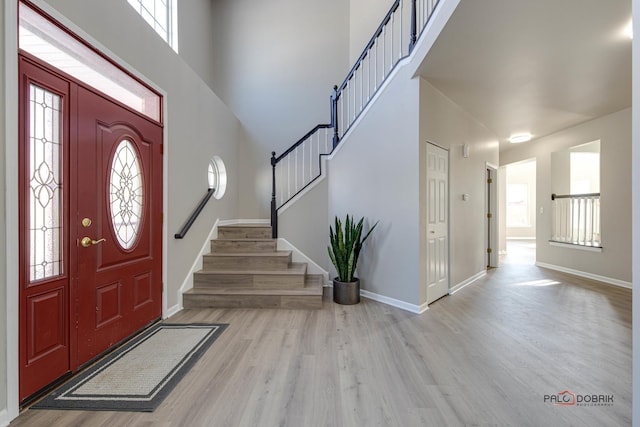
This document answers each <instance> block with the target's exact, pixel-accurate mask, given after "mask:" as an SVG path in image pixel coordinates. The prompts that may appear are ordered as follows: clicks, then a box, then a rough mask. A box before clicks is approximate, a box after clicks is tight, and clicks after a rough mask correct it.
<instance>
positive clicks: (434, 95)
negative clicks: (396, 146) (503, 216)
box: [420, 79, 498, 303]
mask: <svg viewBox="0 0 640 427" xmlns="http://www.w3.org/2000/svg"><path fill="white" fill-rule="evenodd" d="M426 141H430V142H432V143H434V144H436V145H439V146H441V147H444V148H448V149H449V198H450V200H449V207H450V212H449V230H450V237H449V239H450V245H451V250H450V257H451V258H450V272H451V278H450V280H451V282H450V284H451V287H455V286H457V285H460V284H461V283H463V282H465V281H466V280H468V279H470V278H471V277H473V276H475V275H477V274H479V273H481V272H483V271H484V270H485V269H486V265H487V255H486V248H487V242H486V241H485V238H486V237H485V232H484V230H485V229H486V212H485V197H486V193H485V190H486V163H490V164H492V165H497V164H498V139H497V138H496V136H495V135H494V134H493V133H492V132H491V131H489V130H488V129H487V128H486V127H485V126H484V125H482V124H481V123H479V122H478V121H477V120H476V119H474V118H473V117H472V116H470V115H469V114H468V113H466V112H465V111H463V110H462V109H461V108H460V107H459V106H458V105H457V104H455V103H454V102H453V101H451V100H450V99H449V98H447V97H446V96H444V95H443V94H442V93H441V92H439V91H438V90H437V89H435V88H434V87H433V86H432V85H431V84H430V83H429V82H428V81H426V80H424V79H421V81H420V142H421V145H420V148H421V151H420V164H421V167H420V170H421V175H420V183H421V188H420V241H421V243H420V248H421V256H420V265H421V267H420V269H421V274H422V276H421V283H426V265H425V260H426V215H427V212H426V208H427V204H426V188H425V187H426V165H425V155H426V154H425V153H426V148H425V144H424V143H425V142H426ZM464 144H469V158H466V159H465V158H464V157H463V156H462V146H463V145H464ZM462 194H469V196H470V197H469V200H468V201H463V200H462ZM424 301H426V288H425V286H421V287H420V303H422V302H424Z"/></svg>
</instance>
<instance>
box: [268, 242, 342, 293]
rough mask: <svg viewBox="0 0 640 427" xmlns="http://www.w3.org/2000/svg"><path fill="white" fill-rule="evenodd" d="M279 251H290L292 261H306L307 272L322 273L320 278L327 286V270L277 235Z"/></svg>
mask: <svg viewBox="0 0 640 427" xmlns="http://www.w3.org/2000/svg"><path fill="white" fill-rule="evenodd" d="M277 248H278V250H279V251H291V252H292V253H291V260H292V261H293V262H306V263H307V274H319V275H322V280H323V283H324V286H327V285H328V283H329V272H328V271H327V270H325V269H324V268H322V267H320V266H319V265H318V264H316V263H315V262H314V261H313V260H312V259H311V258H309V257H308V256H307V255H305V254H304V252H302V251H301V250H300V249H298V248H296V247H295V246H294V245H292V244H291V242H289V241H288V240H287V239H284V238H282V237H278V246H277Z"/></svg>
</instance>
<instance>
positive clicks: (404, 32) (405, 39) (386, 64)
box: [271, 0, 439, 237]
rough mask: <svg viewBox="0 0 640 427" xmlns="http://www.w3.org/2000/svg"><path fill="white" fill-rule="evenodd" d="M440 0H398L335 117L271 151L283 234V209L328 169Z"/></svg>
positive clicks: (334, 105) (337, 100)
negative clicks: (325, 159)
mask: <svg viewBox="0 0 640 427" xmlns="http://www.w3.org/2000/svg"><path fill="white" fill-rule="evenodd" d="M438 1H439V0H395V1H394V2H393V4H392V5H391V8H390V9H389V12H387V14H386V15H385V17H384V18H383V19H382V22H381V23H380V25H379V26H378V28H377V29H376V31H375V32H374V34H373V37H371V39H370V40H369V42H368V43H367V45H366V46H365V48H364V50H363V51H362V54H360V56H359V57H358V59H357V60H356V62H355V64H354V65H353V67H352V68H351V70H350V71H349V73H348V74H347V77H346V78H345V79H344V81H343V82H342V84H340V85H339V86H337V85H336V86H334V88H333V93H332V94H331V103H330V105H331V123H329V124H320V125H317V126H315V127H314V128H313V129H312V130H311V131H309V132H308V133H307V134H306V135H305V136H304V137H302V138H300V139H299V140H298V141H297V142H296V143H295V144H293V145H292V146H291V147H290V148H288V149H287V150H285V152H284V153H282V154H281V155H280V156H276V153H275V152H272V153H271V167H272V192H271V227H272V230H273V237H277V236H278V210H279V209H280V208H281V207H282V206H284V205H285V204H286V203H288V202H289V201H291V199H293V198H294V197H295V196H296V195H298V194H300V193H301V192H302V191H303V190H304V189H305V188H306V187H308V186H309V185H310V184H311V183H313V182H314V181H315V180H316V179H318V178H319V177H320V176H321V174H322V156H326V155H329V154H331V152H333V150H334V149H335V147H336V146H337V145H338V144H339V142H340V140H341V139H342V138H343V137H344V136H345V135H346V133H347V132H348V131H349V129H351V126H352V125H353V124H354V123H355V121H356V120H357V119H358V117H360V115H361V114H362V112H363V111H364V110H365V108H366V107H367V105H368V104H369V102H370V101H371V100H372V99H373V97H374V96H375V94H376V93H377V91H378V90H379V89H380V87H381V86H382V84H383V83H384V82H385V80H386V79H387V77H388V76H389V74H391V72H392V71H393V69H394V68H395V66H396V65H397V64H398V62H400V60H401V59H403V58H405V57H407V56H408V55H410V54H411V52H412V51H413V48H414V46H415V44H416V41H417V39H418V37H419V36H420V34H421V33H422V31H423V30H424V28H425V27H426V25H427V23H428V22H429V19H430V18H431V16H432V14H433V12H434V10H435V9H436V7H437V5H438Z"/></svg>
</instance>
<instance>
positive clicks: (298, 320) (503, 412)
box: [11, 258, 631, 427]
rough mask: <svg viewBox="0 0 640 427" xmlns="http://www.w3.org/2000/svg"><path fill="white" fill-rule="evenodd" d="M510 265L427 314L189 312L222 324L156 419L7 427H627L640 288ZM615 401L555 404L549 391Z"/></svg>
mask: <svg viewBox="0 0 640 427" xmlns="http://www.w3.org/2000/svg"><path fill="white" fill-rule="evenodd" d="M514 260H515V261H514V262H505V263H504V264H503V265H502V266H501V267H500V268H497V269H492V270H491V271H490V272H489V274H488V275H487V276H486V277H485V278H482V279H480V280H478V281H477V282H475V283H473V284H472V285H470V286H467V287H466V288H464V289H462V290H460V291H459V292H457V293H455V294H453V295H451V296H448V297H445V298H443V299H441V300H439V301H437V302H435V303H433V304H432V305H431V306H430V308H429V310H427V312H425V313H424V314H421V315H417V314H412V313H408V312H406V311H403V310H400V309H396V308H393V307H389V306H387V305H384V304H380V303H377V302H374V301H371V300H368V299H363V301H362V302H361V303H360V304H359V305H355V306H340V305H336V304H334V303H333V302H332V301H331V299H330V297H329V296H325V300H324V307H323V308H322V309H321V310H308V311H303V310H282V309H279V310H275V309H193V310H185V311H183V312H180V313H178V314H177V315H176V316H174V317H173V318H171V319H170V321H172V322H207V321H210V322H224V323H229V325H230V326H229V328H228V329H227V330H226V331H225V332H224V333H223V334H222V335H221V336H220V337H219V338H218V340H217V341H216V342H215V343H214V344H213V346H212V347H211V348H210V350H209V351H208V352H207V353H206V354H205V355H204V356H203V357H202V358H201V359H200V361H199V362H198V363H197V365H196V366H195V367H194V368H193V369H192V370H191V372H190V373H189V374H187V376H186V377H185V378H184V379H183V380H182V381H181V382H180V383H179V384H178V386H177V387H176V388H175V390H174V391H173V393H172V394H171V395H170V396H169V397H168V398H167V399H166V400H165V401H164V402H163V404H162V405H161V406H160V407H159V408H158V409H157V410H156V411H155V412H153V413H126V412H83V411H49V410H26V411H24V412H23V413H22V414H21V415H20V417H19V418H18V419H16V420H15V421H14V422H13V423H12V424H11V426H46V427H58V426H65V427H67V426H92V427H93V426H109V427H111V426H196V427H198V426H261V427H270V426H292V427H308V426H312V427H313V426H345V427H360V426H403V427H405V426H489V425H490V426H545V427H550V426H607V427H612V426H626V425H631V291H629V290H626V289H620V288H616V287H612V286H607V285H602V284H597V283H594V282H590V281H587V280H583V279H577V278H575V277H572V276H568V275H564V274H559V273H555V272H552V271H550V270H545V269H541V268H538V267H535V266H534V265H532V264H530V263H520V262H518V260H517V259H515V258H514ZM564 390H569V391H571V392H573V393H576V394H583V395H586V394H589V395H593V394H604V395H613V406H554V405H552V404H550V403H545V402H544V396H545V395H551V394H557V393H559V392H562V391H564Z"/></svg>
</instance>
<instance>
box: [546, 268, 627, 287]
mask: <svg viewBox="0 0 640 427" xmlns="http://www.w3.org/2000/svg"><path fill="white" fill-rule="evenodd" d="M536 265H537V266H538V267H542V268H548V269H549V270H555V271H559V272H561V273H567V274H571V275H573V276H578V277H583V278H585V279H590V280H595V281H597V282H602V283H604V284H607V285H613V286H618V287H621V288H625V289H632V288H633V286H632V285H631V282H625V281H624V280H619V279H613V278H611V277H606V276H600V275H599V274H593V273H587V272H585V271H580V270H574V269H573V268H567V267H562V266H559V265H554V264H547V263H546V262H536Z"/></svg>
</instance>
